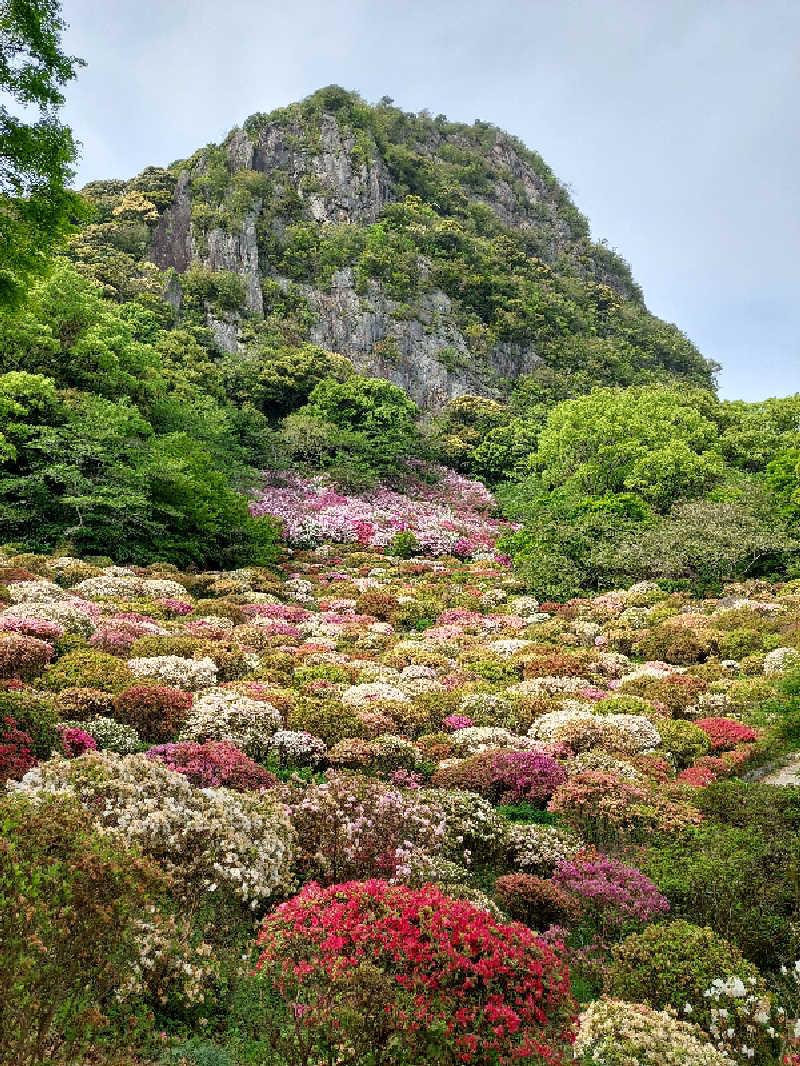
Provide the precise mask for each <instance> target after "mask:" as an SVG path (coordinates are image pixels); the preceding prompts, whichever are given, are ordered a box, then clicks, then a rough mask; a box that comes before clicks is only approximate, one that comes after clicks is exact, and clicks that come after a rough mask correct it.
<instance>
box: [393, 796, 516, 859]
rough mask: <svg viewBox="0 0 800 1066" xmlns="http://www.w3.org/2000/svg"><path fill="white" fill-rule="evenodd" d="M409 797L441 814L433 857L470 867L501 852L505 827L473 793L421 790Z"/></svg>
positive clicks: (493, 811)
mask: <svg viewBox="0 0 800 1066" xmlns="http://www.w3.org/2000/svg"><path fill="white" fill-rule="evenodd" d="M412 795H413V796H414V797H416V801H417V802H418V803H420V804H427V805H428V806H429V807H431V808H432V809H435V810H437V811H439V812H440V813H441V816H442V818H443V821H444V826H445V832H444V837H443V839H442V848H441V852H438V851H437V854H442V855H443V857H445V858H450V859H452V860H453V861H455V862H459V863H462V864H463V865H464V866H470V865H472V863H473V862H484V861H491V860H493V859H496V858H497V856H498V855H499V854H500V853H502V851H503V850H504V849H505V847H506V844H507V826H508V823H507V822H506V820H505V818H502V817H501V816H500V815H499V814H498V813H497V811H496V810H495V809H494V807H493V806H492V805H491V803H489V802H487V800H485V799H483V798H482V797H481V796H479V795H478V794H477V793H476V792H461V791H459V790H457V789H449V788H429V789H424V788H421V789H417V790H416V791H414V792H413V793H412Z"/></svg>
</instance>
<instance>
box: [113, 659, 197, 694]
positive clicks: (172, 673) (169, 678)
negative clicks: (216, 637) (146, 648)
mask: <svg viewBox="0 0 800 1066" xmlns="http://www.w3.org/2000/svg"><path fill="white" fill-rule="evenodd" d="M128 669H129V670H130V673H131V674H132V675H133V678H141V679H142V680H149V681H157V682H159V683H160V684H162V685H170V686H172V687H174V688H181V689H186V690H187V691H189V692H196V691H197V690H198V689H202V688H209V687H210V686H211V685H214V684H215V683H216V680H217V668H216V665H215V664H214V662H213V661H212V660H211V659H209V658H208V657H206V658H205V659H183V658H181V656H180V655H155V656H152V657H149V658H144V659H131V660H129V662H128ZM129 676H130V675H129ZM133 678H131V680H133ZM129 683H130V682H129ZM121 687H122V688H124V687H125V686H124V685H123V686H121Z"/></svg>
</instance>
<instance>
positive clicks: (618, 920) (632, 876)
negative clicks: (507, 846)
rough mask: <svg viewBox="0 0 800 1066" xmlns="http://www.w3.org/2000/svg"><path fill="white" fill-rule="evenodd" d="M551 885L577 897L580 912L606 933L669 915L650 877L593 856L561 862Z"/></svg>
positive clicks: (585, 854) (596, 854)
mask: <svg viewBox="0 0 800 1066" xmlns="http://www.w3.org/2000/svg"><path fill="white" fill-rule="evenodd" d="M553 881H554V882H555V884H556V885H558V887H559V888H561V889H563V890H564V891H565V892H567V893H568V894H570V895H572V896H574V897H576V898H577V899H578V900H579V902H580V904H581V908H582V910H583V912H584V913H585V914H591V915H593V917H594V920H595V922H596V924H597V925H598V927H600V928H601V929H603V930H605V931H610V930H612V929H617V928H619V927H621V926H623V925H625V924H626V923H627V922H637V923H642V924H643V923H645V922H649V921H651V920H652V919H653V918H658V917H660V916H661V915H663V914H666V913H667V912H668V911H669V903H668V901H667V898H666V896H664V895H662V893H661V892H659V890H658V887H657V886H656V885H655V884H654V883H653V882H652V881H651V880H650V878H649V877H646V876H645V875H644V874H643V873H641V871H640V870H637V869H636V867H634V866H627V865H626V864H625V863H624V862H620V861H619V860H618V859H611V858H609V857H608V856H607V855H602V854H599V853H596V852H587V853H583V854H580V855H577V856H575V858H573V859H567V860H564V861H562V862H560V863H559V864H558V865H557V866H556V868H555V872H554V873H553Z"/></svg>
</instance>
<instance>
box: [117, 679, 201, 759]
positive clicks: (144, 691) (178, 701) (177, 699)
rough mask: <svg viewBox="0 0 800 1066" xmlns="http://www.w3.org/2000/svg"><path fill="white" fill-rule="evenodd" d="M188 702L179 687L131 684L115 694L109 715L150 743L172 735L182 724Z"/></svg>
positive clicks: (189, 699)
mask: <svg viewBox="0 0 800 1066" xmlns="http://www.w3.org/2000/svg"><path fill="white" fill-rule="evenodd" d="M191 706H192V697H191V695H190V694H189V693H188V692H181V690H180V689H177V688H170V687H169V686H168V685H132V686H131V687H130V688H126V689H125V690H124V691H122V692H120V693H119V694H118V695H117V697H116V698H115V700H114V711H113V715H114V717H115V718H116V719H117V720H118V721H120V722H123V723H124V724H125V725H130V726H133V728H134V729H135V730H136V731H137V733H138V734H139V735H140V736H141V738H142V740H144V741H147V742H148V743H151V744H152V743H160V742H161V741H165V740H169V739H171V738H172V737H174V736H175V735H176V734H177V733H178V731H179V730H180V729H181V728H182V726H183V725H184V724H185V722H186V717H187V715H188V713H189V710H190V708H191Z"/></svg>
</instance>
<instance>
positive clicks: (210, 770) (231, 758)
mask: <svg viewBox="0 0 800 1066" xmlns="http://www.w3.org/2000/svg"><path fill="white" fill-rule="evenodd" d="M147 758H148V759H156V760H157V761H158V762H160V763H163V764H164V766H166V767H167V768H168V769H170V770H174V771H176V773H179V774H183V775H184V776H185V777H186V779H187V780H188V781H191V783H192V784H193V785H197V786H198V787H199V788H219V787H220V786H223V787H225V788H232V789H234V791H236V792H255V791H258V790H259V789H264V788H271V787H272V786H273V785H274V784H275V783H276V782H277V780H278V779H277V778H276V777H275V774H271V773H270V772H269V770H265V769H264V767H263V766H259V765H258V763H257V762H253V760H252V759H250V758H249V757H248V756H247V755H245V753H244V752H243V751H240V750H239V748H237V747H236V746H235V745H234V744H231V743H229V742H228V741H226V740H208V741H206V743H205V744H192V743H182V744H160V745H159V746H158V747H155V748H150V750H149V751H148V752H147Z"/></svg>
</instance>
